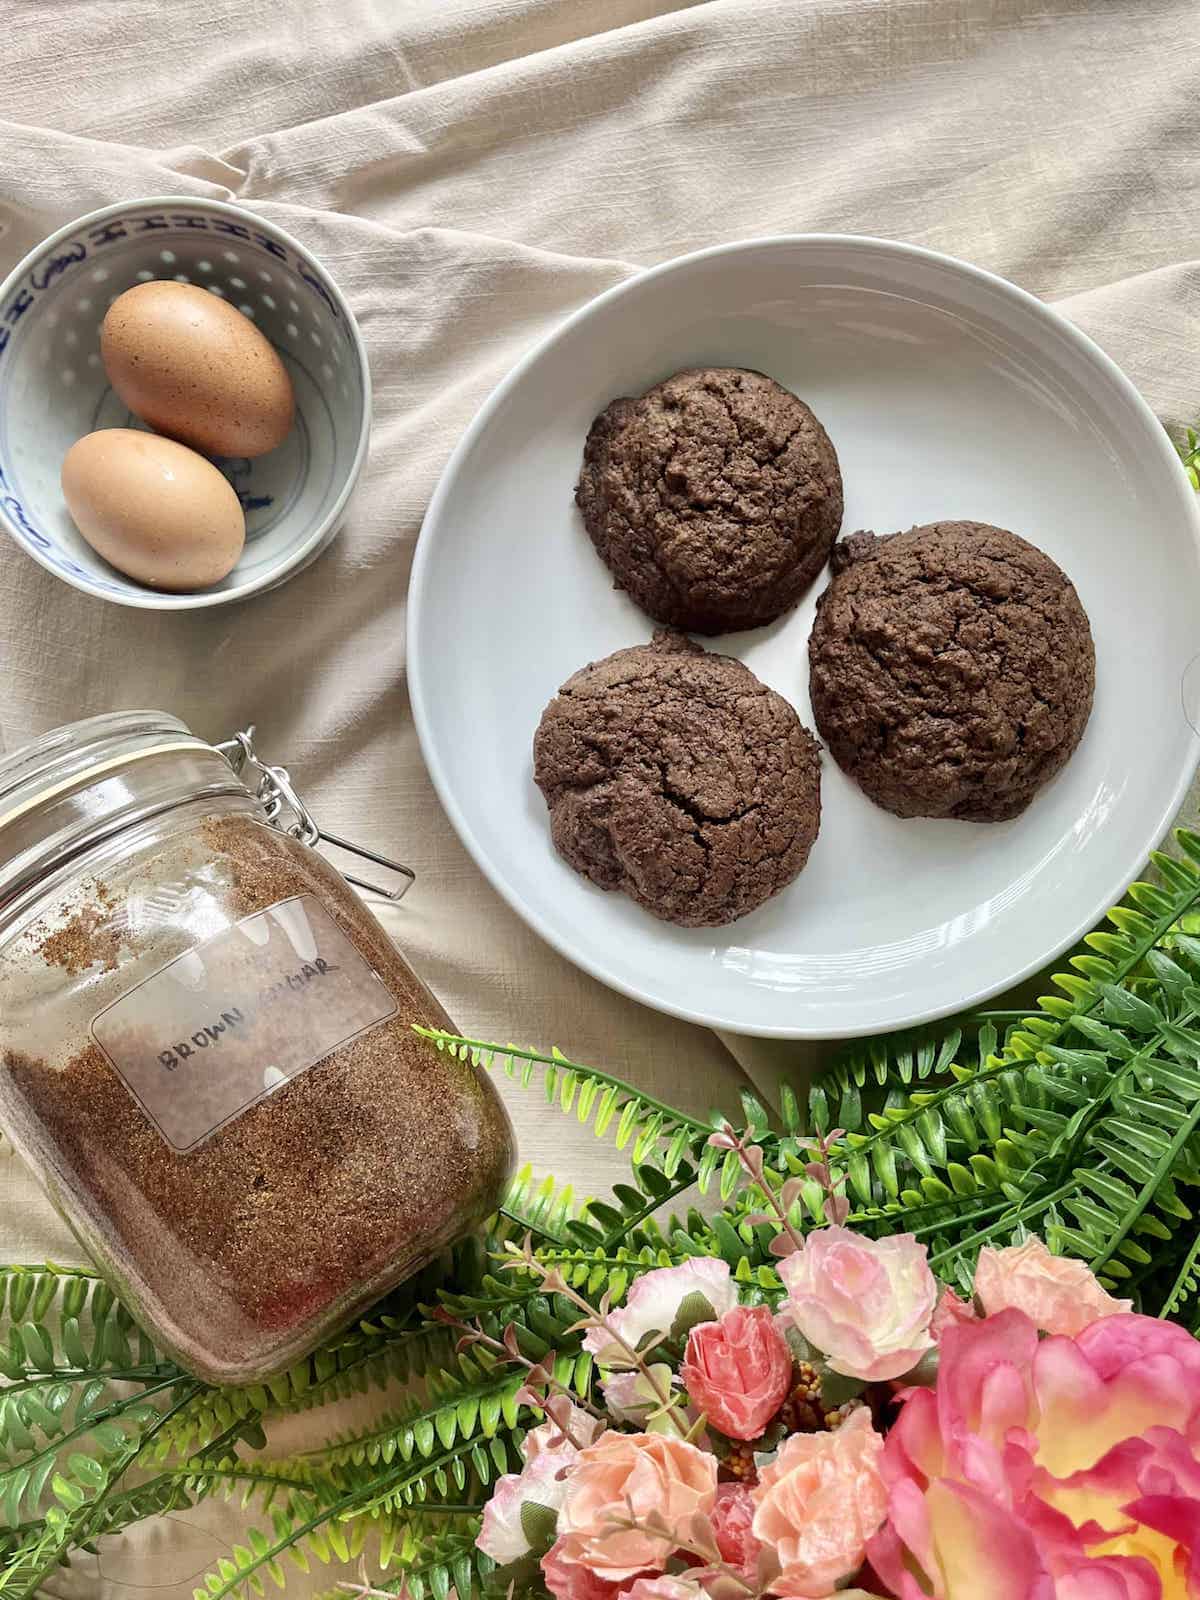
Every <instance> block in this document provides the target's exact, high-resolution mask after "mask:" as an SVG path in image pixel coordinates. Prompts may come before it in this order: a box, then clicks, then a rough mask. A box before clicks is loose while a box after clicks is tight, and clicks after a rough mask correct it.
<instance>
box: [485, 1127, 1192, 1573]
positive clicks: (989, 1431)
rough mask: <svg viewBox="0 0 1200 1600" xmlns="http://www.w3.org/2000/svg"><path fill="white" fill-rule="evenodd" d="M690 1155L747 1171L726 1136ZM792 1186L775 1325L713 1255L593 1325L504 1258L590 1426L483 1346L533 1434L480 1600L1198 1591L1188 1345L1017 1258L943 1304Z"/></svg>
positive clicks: (896, 1242)
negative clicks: (823, 1220)
mask: <svg viewBox="0 0 1200 1600" xmlns="http://www.w3.org/2000/svg"><path fill="white" fill-rule="evenodd" d="M710 1142H711V1143H712V1144H714V1145H716V1146H717V1147H718V1148H720V1149H724V1150H735V1151H737V1152H738V1153H739V1155H740V1157H741V1158H742V1159H743V1160H745V1161H747V1164H748V1166H749V1169H750V1171H751V1173H752V1174H753V1172H754V1168H755V1157H754V1151H753V1147H752V1146H749V1145H747V1144H746V1143H744V1142H743V1141H742V1140H741V1139H740V1138H738V1137H737V1136H736V1135H735V1134H734V1133H733V1130H732V1129H730V1128H726V1129H724V1130H720V1131H718V1132H717V1133H715V1134H714V1135H713V1136H712V1140H711V1141H710ZM813 1167H814V1171H815V1174H816V1176H817V1178H818V1180H819V1181H822V1182H823V1183H824V1184H825V1185H826V1188H827V1198H826V1201H825V1211H826V1215H827V1218H828V1221H827V1225H826V1226H824V1227H822V1228H819V1229H815V1230H813V1231H811V1232H809V1233H808V1234H807V1235H806V1236H803V1237H801V1236H799V1235H798V1234H796V1233H794V1232H793V1231H792V1230H791V1229H790V1227H789V1225H788V1221H787V1216H786V1207H784V1208H782V1209H781V1210H780V1211H779V1214H778V1219H777V1220H779V1222H780V1224H781V1226H780V1231H779V1234H778V1238H777V1245H776V1254H777V1255H778V1256H779V1257H780V1259H779V1265H778V1274H779V1279H780V1281H781V1282H782V1285H783V1287H784V1291H785V1292H784V1295H783V1298H782V1299H781V1300H779V1301H778V1303H777V1304H776V1305H775V1306H774V1307H772V1305H770V1304H768V1303H766V1301H765V1299H764V1297H763V1296H762V1295H761V1293H759V1292H757V1291H755V1290H753V1289H751V1290H749V1291H747V1290H746V1288H745V1287H744V1286H739V1285H738V1284H736V1283H735V1282H734V1280H733V1278H732V1275H731V1273H730V1269H729V1266H728V1265H727V1264H726V1263H725V1262H724V1261H721V1260H717V1259H714V1258H711V1257H698V1258H695V1259H693V1260H690V1261H687V1262H684V1263H683V1264H681V1265H679V1266H672V1267H664V1268H661V1269H658V1270H654V1271H650V1272H647V1273H645V1274H644V1275H643V1276H641V1277H639V1278H637V1279H636V1280H635V1282H634V1283H633V1284H632V1286H631V1288H630V1290H629V1293H628V1295H627V1297H626V1299H625V1302H624V1304H623V1305H621V1306H620V1307H617V1308H613V1307H611V1306H610V1305H609V1304H608V1303H607V1299H601V1301H600V1303H599V1304H597V1305H593V1304H591V1303H589V1302H588V1300H587V1299H586V1298H585V1296H583V1295H582V1294H579V1293H577V1292H576V1291H575V1290H574V1289H572V1288H571V1287H570V1286H569V1285H568V1283H567V1282H566V1281H565V1279H564V1278H563V1277H562V1276H561V1275H560V1274H559V1273H557V1272H556V1270H555V1269H554V1268H553V1267H546V1266H545V1265H544V1264H541V1263H539V1262H538V1260H537V1258H536V1256H535V1255H534V1253H533V1252H532V1251H531V1250H530V1249H529V1247H528V1245H527V1246H526V1247H525V1248H524V1249H518V1248H517V1247H515V1246H512V1245H510V1247H509V1249H510V1260H509V1262H508V1265H509V1266H510V1268H511V1269H512V1270H514V1271H522V1272H527V1273H528V1272H532V1273H534V1274H536V1275H538V1276H540V1278H541V1280H542V1287H543V1289H544V1290H545V1291H546V1292H548V1293H554V1294H558V1295H564V1296H566V1297H567V1298H568V1299H570V1300H571V1301H572V1302H573V1303H574V1304H575V1305H576V1307H577V1309H578V1311H579V1321H578V1323H577V1324H576V1325H575V1326H574V1328H572V1329H571V1330H569V1331H570V1332H572V1333H577V1332H582V1334H583V1344H584V1348H585V1349H586V1350H587V1351H588V1352H589V1353H590V1354H591V1356H592V1357H593V1358H594V1360H595V1362H596V1364H597V1366H598V1368H599V1373H600V1379H601V1382H600V1386H599V1395H600V1397H602V1400H603V1404H602V1405H600V1404H598V1405H595V1406H591V1407H585V1406H584V1405H582V1404H580V1403H579V1397H578V1396H577V1395H572V1394H570V1393H569V1392H568V1391H567V1389H566V1388H565V1387H564V1386H563V1385H562V1384H560V1383H558V1382H557V1381H556V1379H555V1377H554V1375H553V1373H554V1368H555V1361H554V1358H553V1356H548V1357H546V1358H544V1359H543V1360H542V1361H540V1362H536V1363H535V1362H531V1361H529V1360H528V1359H525V1358H522V1357H521V1355H520V1351H519V1348H518V1346H517V1343H516V1340H515V1337H511V1338H509V1339H507V1340H506V1341H502V1342H501V1345H500V1348H499V1350H498V1352H497V1353H498V1354H500V1356H501V1358H502V1359H512V1360H515V1361H517V1362H520V1363H521V1364H523V1365H524V1366H525V1367H526V1368H527V1369H528V1370H527V1372H526V1382H525V1387H524V1388H523V1390H522V1392H521V1396H520V1398H521V1399H522V1400H523V1401H524V1402H525V1403H526V1404H529V1405H536V1406H538V1408H539V1409H540V1411H541V1412H542V1413H543V1414H544V1415H545V1418H546V1420H545V1421H544V1422H542V1423H541V1424H540V1425H539V1426H537V1427H535V1428H534V1429H533V1430H532V1431H531V1432H530V1433H528V1434H527V1435H526V1438H525V1441H524V1445H523V1453H524V1465H523V1467H522V1469H521V1471H520V1472H517V1473H508V1474H506V1475H505V1476H503V1477H501V1478H500V1479H499V1480H498V1482H497V1483H496V1485H495V1487H494V1491H493V1493H492V1496H491V1498H490V1500H489V1502H488V1503H487V1505H486V1507H485V1509H484V1513H483V1520H482V1527H481V1530H480V1532H479V1535H478V1539H477V1543H478V1546H479V1548H480V1550H482V1551H483V1552H484V1554H485V1555H486V1556H488V1557H489V1558H490V1559H491V1560H492V1561H494V1562H495V1563H496V1566H497V1570H496V1572H495V1574H494V1577H493V1582H494V1583H496V1584H497V1585H498V1587H499V1589H500V1590H501V1592H502V1591H503V1589H504V1588H505V1587H506V1586H507V1587H509V1588H511V1589H512V1590H513V1591H517V1590H530V1589H534V1590H538V1589H541V1590H544V1591H545V1592H547V1593H548V1594H549V1595H551V1596H553V1597H554V1600H703V1597H704V1596H711V1597H713V1600H753V1597H757V1596H764V1595H776V1596H780V1597H782V1600H822V1597H825V1596H831V1595H840V1596H842V1597H843V1600H850V1597H862V1596H892V1597H896V1600H1170V1597H1175V1596H1180V1597H1183V1596H1190V1595H1194V1594H1200V1453H1198V1445H1200V1342H1198V1341H1197V1340H1196V1339H1195V1338H1193V1336H1192V1335H1191V1334H1190V1333H1188V1332H1187V1331H1185V1330H1184V1329H1183V1328H1181V1327H1180V1326H1178V1325H1177V1324H1174V1323H1170V1322H1166V1321H1163V1320H1160V1319H1157V1318H1153V1317H1148V1316H1141V1315H1135V1314H1133V1313H1132V1312H1131V1311H1130V1309H1129V1308H1130V1302H1129V1301H1124V1300H1119V1299H1116V1298H1114V1297H1113V1296H1112V1295H1110V1294H1109V1293H1107V1292H1106V1290H1105V1289H1103V1288H1102V1287H1101V1285H1100V1283H1099V1282H1098V1280H1097V1279H1096V1277H1095V1276H1094V1274H1093V1273H1092V1272H1091V1271H1090V1270H1089V1269H1088V1268H1087V1267H1086V1266H1085V1265H1084V1264H1083V1263H1082V1262H1080V1261H1077V1260H1071V1259H1068V1258H1064V1257H1060V1256H1055V1255H1053V1254H1051V1252H1050V1251H1049V1250H1048V1249H1047V1247H1046V1246H1045V1244H1044V1243H1042V1241H1041V1240H1040V1239H1037V1238H1035V1237H1029V1238H1026V1239H1025V1240H1024V1241H1023V1242H1021V1243H1018V1244H1015V1245H1011V1246H1008V1247H1006V1248H1003V1249H989V1248H985V1249H984V1250H983V1251H982V1252H981V1254H980V1256H979V1259H978V1263H977V1266H976V1270H975V1276H974V1285H973V1289H974V1292H973V1295H972V1296H971V1297H970V1298H967V1299H964V1298H960V1297H959V1295H957V1294H956V1293H955V1291H954V1290H953V1289H951V1288H949V1287H947V1286H942V1285H939V1283H938V1282H937V1280H936V1278H935V1276H934V1274H933V1272H932V1271H931V1269H930V1266H929V1262H928V1259H927V1252H926V1247H925V1245H924V1244H923V1243H920V1242H918V1241H917V1240H916V1239H914V1238H913V1236H912V1235H911V1234H893V1235H891V1236H889V1237H885V1238H882V1239H878V1240H876V1239H871V1238H868V1237H866V1236H862V1235H859V1234H857V1233H856V1232H854V1231H853V1230H852V1229H850V1228H847V1227H845V1226H844V1225H843V1219H844V1217H845V1213H846V1209H847V1208H846V1205H845V1202H844V1200H843V1199H842V1197H841V1195H840V1193H839V1192H838V1185H837V1181H836V1180H835V1179H833V1178H832V1177H831V1175H830V1171H829V1168H828V1166H827V1165H826V1164H825V1163H823V1162H821V1161H817V1162H815V1163H814V1164H813ZM770 1192H771V1191H770V1190H769V1188H767V1187H766V1186H764V1187H763V1193H764V1195H770ZM480 1341H484V1336H483V1335H482V1333H481V1332H480V1331H479V1330H478V1329H471V1328H469V1327H464V1330H463V1342H464V1345H468V1344H472V1343H476V1342H480ZM493 1342H494V1341H493Z"/></svg>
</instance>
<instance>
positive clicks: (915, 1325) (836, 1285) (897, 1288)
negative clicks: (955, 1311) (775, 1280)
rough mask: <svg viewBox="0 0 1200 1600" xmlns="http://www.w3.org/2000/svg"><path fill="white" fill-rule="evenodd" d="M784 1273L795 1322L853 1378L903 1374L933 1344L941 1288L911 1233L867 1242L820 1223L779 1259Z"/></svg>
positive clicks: (837, 1369) (873, 1380) (788, 1304)
mask: <svg viewBox="0 0 1200 1600" xmlns="http://www.w3.org/2000/svg"><path fill="white" fill-rule="evenodd" d="M779 1275H780V1277H781V1278H782V1279H783V1282H784V1285H785V1286H786V1288H787V1291H788V1297H787V1302H786V1307H787V1311H788V1312H789V1314H790V1315H791V1318H792V1320H793V1322H794V1323H795V1324H796V1326H797V1327H798V1328H799V1330H800V1332H801V1333H802V1334H803V1335H804V1337H805V1338H806V1339H807V1340H808V1342H809V1344H811V1345H813V1346H814V1347H815V1348H816V1349H817V1350H820V1351H821V1352H822V1354H823V1355H824V1356H825V1357H826V1359H827V1360H828V1362H829V1365H830V1366H831V1367H832V1368H833V1370H834V1371H835V1372H840V1373H842V1374H843V1375H844V1376H845V1377H848V1378H861V1379H862V1380H863V1381H864V1382H866V1383H879V1382H882V1381H883V1380H884V1379H886V1378H899V1377H901V1376H902V1375H903V1374H904V1373H906V1372H910V1371H911V1370H912V1368H913V1367H915V1366H916V1364H917V1362H918V1361H919V1360H920V1359H921V1357H922V1356H923V1355H924V1354H925V1352H926V1350H928V1349H930V1348H931V1346H932V1344H933V1340H932V1339H931V1338H930V1336H929V1321H930V1318H931V1317H932V1315H933V1308H934V1304H935V1302H936V1300H937V1293H938V1287H937V1283H936V1281H935V1279H934V1276H933V1273H932V1272H930V1270H929V1263H928V1261H927V1260H926V1250H925V1246H924V1245H923V1244H918V1243H917V1241H916V1240H915V1239H914V1238H913V1236H912V1234H911V1233H897V1234H893V1235H892V1237H891V1238H889V1239H867V1238H863V1237H861V1236H860V1235H858V1234H856V1233H851V1232H850V1230H849V1229H848V1228H818V1229H817V1230H816V1232H815V1233H810V1234H809V1235H808V1237H807V1239H805V1241H804V1244H803V1245H802V1247H801V1248H800V1249H799V1250H796V1251H795V1252H793V1254H792V1255H790V1256H785V1257H784V1259H783V1260H782V1261H781V1262H780V1263H779Z"/></svg>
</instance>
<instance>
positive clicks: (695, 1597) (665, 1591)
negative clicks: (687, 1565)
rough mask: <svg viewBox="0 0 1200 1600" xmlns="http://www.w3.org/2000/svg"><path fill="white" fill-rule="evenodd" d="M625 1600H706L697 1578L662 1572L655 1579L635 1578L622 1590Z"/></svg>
mask: <svg viewBox="0 0 1200 1600" xmlns="http://www.w3.org/2000/svg"><path fill="white" fill-rule="evenodd" d="M621 1594H622V1596H623V1600H704V1590H703V1589H702V1588H701V1587H700V1585H699V1584H698V1583H697V1582H696V1580H695V1578H689V1577H687V1576H685V1575H683V1574H680V1575H679V1576H678V1577H675V1576H673V1575H672V1574H671V1573H669V1572H660V1573H658V1574H656V1575H655V1576H654V1577H653V1578H635V1579H634V1580H633V1582H632V1584H630V1586H629V1588H628V1589H622V1590H621Z"/></svg>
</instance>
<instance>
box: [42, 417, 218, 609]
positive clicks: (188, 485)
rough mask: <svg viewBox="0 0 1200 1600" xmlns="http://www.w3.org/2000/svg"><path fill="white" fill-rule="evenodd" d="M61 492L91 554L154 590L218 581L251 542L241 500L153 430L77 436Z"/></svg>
mask: <svg viewBox="0 0 1200 1600" xmlns="http://www.w3.org/2000/svg"><path fill="white" fill-rule="evenodd" d="M62 491H63V496H64V498H65V499H66V502H67V509H68V511H70V513H71V516H72V517H73V518H74V521H75V526H76V527H77V528H78V529H79V531H80V533H81V534H82V535H83V537H84V538H85V539H86V540H87V542H88V543H89V544H90V545H91V547H92V549H93V550H95V551H96V552H97V554H98V555H101V556H103V557H104V559H105V561H107V562H109V563H110V564H111V565H112V566H114V567H116V568H117V570H118V571H119V572H124V573H125V574H126V575H127V576H128V577H130V578H135V579H136V580H137V581H138V582H139V583H144V584H146V585H147V587H148V588H151V589H171V590H176V591H191V590H195V589H206V588H208V586H209V585H210V584H213V583H219V582H220V580H221V579H222V578H223V577H225V576H226V574H227V573H229V572H230V571H231V570H232V569H233V567H234V566H236V564H237V560H238V557H239V556H240V555H241V553H242V546H243V545H244V544H245V542H246V519H245V516H244V515H243V513H242V507H241V502H240V501H239V500H238V497H237V495H236V494H235V493H234V491H233V489H232V488H231V487H230V485H229V483H228V482H227V481H226V479H225V478H223V477H222V476H221V474H220V473H219V472H218V471H217V469H216V467H214V466H213V464H212V462H211V461H206V460H205V459H204V457H203V456H201V455H197V454H196V452H195V451H194V450H189V449H188V448H187V446H186V445H183V444H176V443H175V441H174V440H173V439H160V438H159V437H158V436H157V435H156V434H153V433H139V432H137V430H136V429H134V428H103V429H101V430H100V432H99V433H89V434H85V435H84V437H83V438H82V439H77V440H76V441H75V443H74V444H73V445H72V446H71V448H70V449H69V450H68V451H67V454H66V456H65V458H64V460H63V465H62Z"/></svg>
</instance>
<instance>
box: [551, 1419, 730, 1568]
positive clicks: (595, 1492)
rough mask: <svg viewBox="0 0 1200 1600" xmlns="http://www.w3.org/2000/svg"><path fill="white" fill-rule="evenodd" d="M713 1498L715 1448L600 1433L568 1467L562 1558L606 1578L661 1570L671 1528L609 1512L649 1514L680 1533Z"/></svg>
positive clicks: (660, 1437)
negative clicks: (625, 1523) (622, 1522)
mask: <svg viewBox="0 0 1200 1600" xmlns="http://www.w3.org/2000/svg"><path fill="white" fill-rule="evenodd" d="M716 1498H717V1460H716V1457H715V1456H711V1455H709V1454H707V1453H706V1452H705V1451H703V1450H697V1448H696V1446H695V1445H692V1444H687V1443H686V1442H685V1441H684V1440H682V1439H678V1438H675V1437H673V1436H672V1435H670V1434H665V1433H604V1434H601V1436H600V1438H599V1439H597V1440H596V1442H595V1444H591V1445H589V1446H588V1447H587V1449H586V1450H581V1451H580V1453H579V1456H578V1458H577V1459H576V1461H575V1463H574V1465H573V1467H572V1468H571V1473H570V1476H569V1478H568V1479H567V1492H566V1497H565V1499H564V1501H563V1505H562V1509H561V1511H560V1512H559V1514H558V1531H559V1535H560V1537H559V1541H558V1545H557V1546H556V1547H555V1548H556V1549H557V1550H558V1552H559V1558H560V1559H561V1560H562V1561H563V1562H566V1563H567V1564H571V1563H574V1564H575V1565H577V1566H586V1567H588V1568H589V1569H590V1570H591V1571H592V1572H593V1573H595V1575H596V1576H597V1577H600V1578H604V1579H605V1580H607V1581H609V1582H614V1583H619V1582H620V1581H621V1580H622V1579H624V1578H631V1577H633V1576H634V1574H635V1573H640V1572H646V1571H652V1572H660V1571H661V1570H662V1568H663V1567H664V1566H665V1564H666V1562H667V1559H668V1557H669V1556H670V1555H671V1554H672V1552H673V1551H674V1550H675V1548H676V1543H677V1541H676V1540H675V1539H674V1538H673V1537H672V1535H671V1533H670V1532H665V1533H656V1532H652V1531H650V1529H649V1528H643V1527H637V1528H622V1527H619V1526H617V1525H615V1523H614V1519H618V1520H619V1519H624V1518H628V1519H631V1520H635V1521H637V1522H639V1523H641V1522H643V1521H647V1520H650V1519H653V1520H654V1521H655V1522H656V1523H661V1524H662V1525H664V1526H665V1528H666V1529H668V1530H675V1529H677V1530H679V1535H680V1537H683V1536H685V1534H686V1532H687V1528H688V1525H689V1524H690V1522H691V1519H692V1518H693V1517H694V1516H695V1515H696V1514H697V1513H701V1514H703V1515H704V1516H707V1515H708V1514H709V1513H710V1512H711V1511H712V1508H713V1505H714V1503H715V1501H716Z"/></svg>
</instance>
